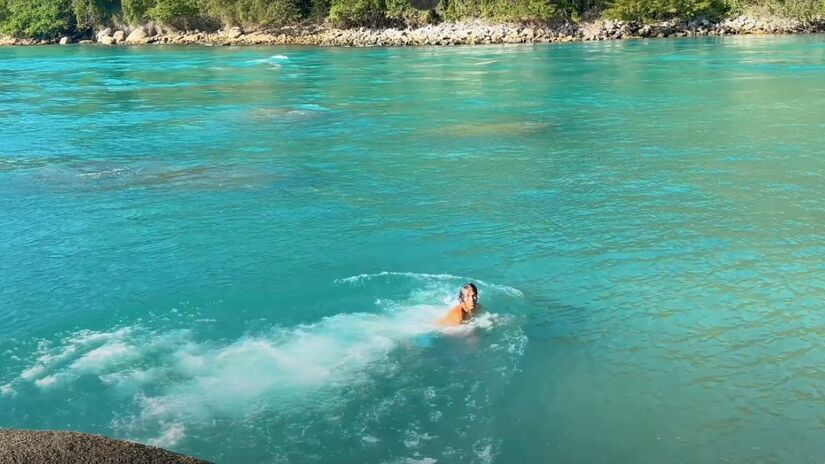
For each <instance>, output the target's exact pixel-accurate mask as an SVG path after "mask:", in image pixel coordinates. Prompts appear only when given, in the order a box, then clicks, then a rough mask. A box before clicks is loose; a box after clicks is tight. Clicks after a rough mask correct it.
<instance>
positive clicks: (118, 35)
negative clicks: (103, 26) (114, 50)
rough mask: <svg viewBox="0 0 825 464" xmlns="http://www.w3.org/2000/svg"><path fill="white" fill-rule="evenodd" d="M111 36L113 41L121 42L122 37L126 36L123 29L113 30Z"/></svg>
mask: <svg viewBox="0 0 825 464" xmlns="http://www.w3.org/2000/svg"><path fill="white" fill-rule="evenodd" d="M112 38H113V39H115V42H123V39H125V38H126V34H125V33H124V32H123V31H115V33H114V34H112Z"/></svg>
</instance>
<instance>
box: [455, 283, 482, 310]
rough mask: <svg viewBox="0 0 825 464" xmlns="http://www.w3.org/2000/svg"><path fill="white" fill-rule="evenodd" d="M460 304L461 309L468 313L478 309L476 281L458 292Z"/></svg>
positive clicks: (465, 285)
mask: <svg viewBox="0 0 825 464" xmlns="http://www.w3.org/2000/svg"><path fill="white" fill-rule="evenodd" d="M458 304H460V305H461V309H463V310H464V311H466V312H468V313H471V312H473V311H474V310H475V309H476V306H478V289H477V288H476V286H475V284H474V283H472V282H469V283H466V284H464V286H463V287H461V290H460V291H459V292H458Z"/></svg>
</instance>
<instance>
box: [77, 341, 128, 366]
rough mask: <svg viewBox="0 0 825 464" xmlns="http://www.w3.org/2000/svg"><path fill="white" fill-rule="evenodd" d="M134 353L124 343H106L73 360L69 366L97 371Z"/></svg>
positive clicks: (124, 359)
mask: <svg viewBox="0 0 825 464" xmlns="http://www.w3.org/2000/svg"><path fill="white" fill-rule="evenodd" d="M136 355H137V354H136V352H135V351H134V348H132V347H130V346H129V345H126V344H125V343H112V344H106V345H103V346H101V347H99V348H96V349H94V350H92V351H90V352H88V353H86V354H84V355H83V356H81V357H80V359H78V360H77V361H75V362H73V363H72V365H71V367H70V368H71V369H76V370H82V371H94V372H97V371H101V370H104V369H106V368H107V367H109V366H111V365H113V364H116V363H118V362H123V361H126V360H128V359H130V358H132V357H134V356H136Z"/></svg>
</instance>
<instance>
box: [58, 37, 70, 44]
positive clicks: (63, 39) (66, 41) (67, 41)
mask: <svg viewBox="0 0 825 464" xmlns="http://www.w3.org/2000/svg"><path fill="white" fill-rule="evenodd" d="M70 43H72V38H71V37H61V38H60V45H66V44H70Z"/></svg>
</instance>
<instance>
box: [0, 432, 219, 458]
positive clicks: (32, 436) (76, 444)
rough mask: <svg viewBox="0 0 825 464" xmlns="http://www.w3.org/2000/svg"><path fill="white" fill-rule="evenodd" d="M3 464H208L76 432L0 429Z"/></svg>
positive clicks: (174, 454) (124, 442) (127, 442)
mask: <svg viewBox="0 0 825 464" xmlns="http://www.w3.org/2000/svg"><path fill="white" fill-rule="evenodd" d="M0 462H2V463H4V464H5V463H10V464H16V463H26V464H41V463H42V464H46V463H48V464H71V463H81V462H82V463H84V464H127V463H130V464H150V463H151V464H208V463H207V462H206V461H202V460H200V459H196V458H192V457H189V456H183V455H181V454H177V453H172V452H171V451H166V450H163V449H160V448H155V447H153V446H146V445H141V444H140V443H133V442H129V441H122V440H113V439H111V438H106V437H103V436H100V435H87V434H85V433H76V432H50V431H34V430H13V429H0Z"/></svg>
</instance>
